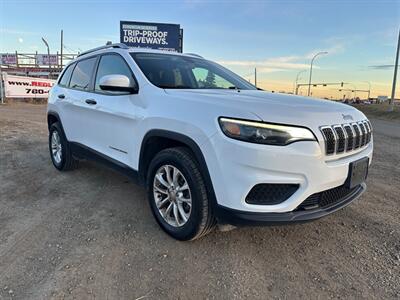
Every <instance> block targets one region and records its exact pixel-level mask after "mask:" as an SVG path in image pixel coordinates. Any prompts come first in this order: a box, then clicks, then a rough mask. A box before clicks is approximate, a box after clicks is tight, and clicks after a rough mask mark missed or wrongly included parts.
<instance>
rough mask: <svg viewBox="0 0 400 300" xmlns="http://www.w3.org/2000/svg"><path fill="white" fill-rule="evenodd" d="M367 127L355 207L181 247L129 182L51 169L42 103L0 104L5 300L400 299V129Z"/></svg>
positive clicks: (107, 174) (1, 287) (0, 255)
mask: <svg viewBox="0 0 400 300" xmlns="http://www.w3.org/2000/svg"><path fill="white" fill-rule="evenodd" d="M372 123H373V125H374V129H375V136H374V138H375V154H374V160H373V164H372V167H371V169H370V175H369V178H368V182H367V183H368V191H367V192H366V193H365V194H364V195H363V196H362V197H361V198H360V199H358V200H357V201H355V202H354V203H352V204H351V205H350V206H348V207H346V208H345V209H343V210H341V211H339V212H337V213H335V214H333V215H330V216H328V217H326V218H323V219H320V220H318V221H315V222H312V223H307V224H302V225H290V226H281V227H247V228H238V229H235V230H232V231H229V232H221V231H214V232H213V233H211V234H210V235H208V236H206V237H205V238H203V239H200V240H197V241H195V242H178V241H175V240H173V239H172V238H170V237H169V236H167V235H166V234H164V232H162V231H161V230H160V229H159V227H158V225H157V224H156V222H155V221H154V219H153V217H152V215H151V212H150V209H149V207H148V203H147V200H146V196H145V193H144V190H143V188H140V187H138V186H136V185H134V184H133V183H131V182H130V181H129V180H128V179H127V178H125V177H124V176H122V175H119V174H117V173H114V172H113V171H111V170H109V169H106V168H104V167H102V166H98V165H95V164H93V163H88V162H83V163H82V164H81V165H80V168H79V169H77V170H75V171H73V172H66V173H60V172H58V171H57V170H56V169H55V168H54V167H53V166H52V164H51V161H50V158H49V154H48V148H47V127H46V116H45V106H44V105H30V104H24V105H3V106H0V299H63V298H69V299H188V298H190V299H205V298H209V299H232V298H233V299H235V298H238V299H239V298H241V299H242V298H248V299H269V298H278V299H282V298H285V299H293V298H295V299H296V298H313V299H314V298H318V299H326V298H353V299H354V298H368V299H373V298H375V299H382V298H386V299H395V298H397V299H398V298H400V276H399V274H400V182H399V178H400V135H399V131H400V130H399V129H400V123H395V121H381V120H372Z"/></svg>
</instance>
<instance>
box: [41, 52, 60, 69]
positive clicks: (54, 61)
mask: <svg viewBox="0 0 400 300" xmlns="http://www.w3.org/2000/svg"><path fill="white" fill-rule="evenodd" d="M49 57H50V64H51V65H53V66H54V65H57V64H58V59H57V54H50V56H49V55H48V54H38V55H36V64H38V65H40V66H45V65H46V66H47V65H49Z"/></svg>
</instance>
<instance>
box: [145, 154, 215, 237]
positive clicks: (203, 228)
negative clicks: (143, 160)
mask: <svg viewBox="0 0 400 300" xmlns="http://www.w3.org/2000/svg"><path fill="white" fill-rule="evenodd" d="M175 169H176V170H177V171H176V174H177V175H176V180H174V179H175V176H174V174H175V173H174V170H175ZM148 170H149V171H148V176H147V191H148V199H149V202H150V207H151V210H152V213H153V215H154V217H155V219H156V220H157V222H158V224H159V225H160V226H161V228H162V229H163V230H164V231H165V232H166V233H168V234H169V235H171V236H172V237H174V238H175V239H177V240H181V241H187V240H195V239H198V238H200V237H202V236H204V235H206V234H207V233H209V232H210V231H211V230H212V229H213V227H214V226H215V224H216V221H215V217H214V215H213V212H212V205H211V203H210V201H209V199H208V197H207V189H206V186H205V184H204V180H203V177H202V176H201V173H200V170H199V167H198V163H197V161H196V160H195V158H194V157H193V154H192V153H191V152H190V150H188V149H187V148H184V147H177V148H170V149H165V150H162V151H161V152H159V153H158V154H157V155H156V156H155V157H154V158H153V160H152V161H151V163H150V166H149V169H148ZM167 170H169V171H168V172H169V174H170V178H169V179H170V181H172V182H173V183H174V182H176V184H175V187H172V188H171V186H170V189H171V190H172V192H168V194H165V190H166V186H164V185H162V184H161V181H162V180H161V181H160V180H159V177H156V176H161V177H162V179H164V183H169V181H168V178H167ZM178 172H179V173H178ZM179 174H180V175H179ZM171 176H172V177H171ZM185 182H186V183H187V186H188V189H185V187H186V186H185V184H184V183H185ZM172 186H173V185H172ZM174 188H175V189H177V190H178V191H179V192H174V191H173V190H174ZM160 189H162V190H163V192H162V193H161V192H160V191H159V190H160ZM173 193H175V198H174V197H173ZM163 197H165V198H163ZM167 197H168V199H173V201H171V200H168V201H169V203H168V201H167V200H165V199H166V198H167ZM188 198H190V199H191V205H188V204H189V201H188ZM183 199H185V202H182V201H181V200H183ZM156 202H157V203H158V205H159V207H158V206H157V203H156ZM163 202H165V203H164V204H163V205H162V203H163ZM171 203H172V208H171V209H170V211H169V213H167V210H168V207H169V206H170V205H171ZM174 205H175V206H176V207H177V208H176V209H175V207H174ZM179 206H180V207H179ZM160 207H161V208H160ZM175 213H177V215H178V217H175V216H176V215H175ZM183 215H185V216H186V217H187V220H186V221H185V219H184V217H183ZM174 217H175V218H174ZM179 221H180V223H181V224H179Z"/></svg>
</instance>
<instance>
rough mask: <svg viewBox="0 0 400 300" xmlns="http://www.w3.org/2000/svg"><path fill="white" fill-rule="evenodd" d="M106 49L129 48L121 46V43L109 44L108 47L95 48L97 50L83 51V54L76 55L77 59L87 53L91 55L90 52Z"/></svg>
mask: <svg viewBox="0 0 400 300" xmlns="http://www.w3.org/2000/svg"><path fill="white" fill-rule="evenodd" d="M108 48H120V49H129V47H128V46H127V45H125V44H122V43H116V44H109V45H105V46H101V47H97V48H93V49H90V50H87V51H84V52H82V53H80V54H79V55H78V57H79V56H82V55H86V54H89V53H91V52H95V51H98V50H103V49H108Z"/></svg>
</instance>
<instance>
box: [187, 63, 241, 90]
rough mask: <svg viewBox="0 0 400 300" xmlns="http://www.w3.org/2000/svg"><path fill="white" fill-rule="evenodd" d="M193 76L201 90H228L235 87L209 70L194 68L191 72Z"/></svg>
mask: <svg viewBox="0 0 400 300" xmlns="http://www.w3.org/2000/svg"><path fill="white" fill-rule="evenodd" d="M192 71H193V76H194V77H195V78H196V81H197V85H198V87H199V88H203V89H218V88H220V89H228V88H229V87H231V86H235V85H234V84H233V83H231V82H229V81H228V80H226V79H224V78H222V77H221V76H218V75H217V74H214V73H213V72H211V71H210V70H207V69H203V68H199V67H196V68H194V69H193V70H192Z"/></svg>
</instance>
